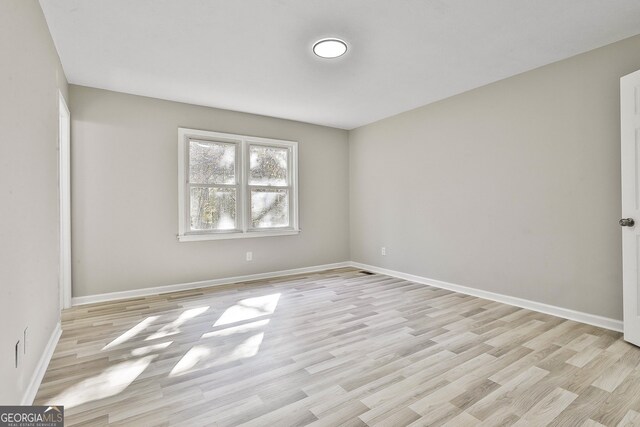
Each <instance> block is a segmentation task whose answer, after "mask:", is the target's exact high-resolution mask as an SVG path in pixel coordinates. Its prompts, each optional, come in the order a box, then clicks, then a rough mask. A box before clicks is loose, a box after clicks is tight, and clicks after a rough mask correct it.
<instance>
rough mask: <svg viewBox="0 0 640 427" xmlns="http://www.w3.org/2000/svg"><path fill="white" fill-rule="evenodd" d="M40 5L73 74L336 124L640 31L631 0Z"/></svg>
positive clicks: (55, 1) (75, 78)
mask: <svg viewBox="0 0 640 427" xmlns="http://www.w3.org/2000/svg"><path fill="white" fill-rule="evenodd" d="M40 3H41V5H42V9H43V10H44V13H45V16H46V18H47V22H48V24H49V27H50V29H51V32H52V35H53V39H54V41H55V44H56V46H57V48H58V51H59V53H60V58H61V61H62V64H63V66H64V70H65V73H66V75H67V78H68V79H69V82H70V83H74V84H79V85H85V86H92V87H98V88H104V89H110V90H115V91H119V92H126V93H132V94H137V95H145V96H151V97H155V98H162V99H169V100H174V101H181V102H187V103H191V104H199V105H206V106H211V107H219V108H226V109H230V110H237V111H245V112H250V113H257V114H264V115H268V116H275V117H283V118H287V119H293V120H300V121H304V122H310V123H316V124H321V125H328V126H334V127H339V128H344V129H352V128H354V127H358V126H361V125H364V124H367V123H370V122H373V121H376V120H379V119H382V118H384V117H388V116H390V115H394V114H397V113H400V112H402V111H406V110H410V109H412V108H415V107H418V106H421V105H424V104H428V103H431V102H434V101H437V100H440V99H443V98H446V97H449V96H451V95H454V94H457V93H461V92H464V91H466V90H469V89H472V88H475V87H478V86H482V85H485V84H487V83H490V82H494V81H496V80H500V79H502V78H505V77H508V76H512V75H514V74H518V73H521V72H523V71H527V70H530V69H532V68H536V67H539V66H541V65H545V64H548V63H551V62H554V61H558V60H560V59H564V58H567V57H569V56H572V55H575V54H578V53H581V52H585V51H588V50H591V49H594V48H597V47H600V46H604V45H606V44H609V43H612V42H615V41H617V40H621V39H623V38H626V37H630V36H633V35H636V34H638V33H640V1H638V0H482V1H479V0H313V1H312V0H134V1H132V0H108V1H107V0H40ZM323 37H339V38H342V39H344V40H345V41H347V43H348V44H349V48H350V49H349V51H348V52H347V54H346V55H344V56H343V57H341V58H337V59H333V60H326V59H320V58H317V57H315V56H314V55H313V53H312V52H311V46H312V45H313V43H314V42H315V41H316V40H318V39H320V38H323Z"/></svg>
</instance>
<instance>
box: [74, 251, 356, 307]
mask: <svg viewBox="0 0 640 427" xmlns="http://www.w3.org/2000/svg"><path fill="white" fill-rule="evenodd" d="M350 266H351V263H350V262H349V261H345V262H337V263H333V264H323V265H315V266H312V267H303V268H294V269H291V270H280V271H271V272H268V273H258V274H248V275H246V276H235V277H225V278H222V279H213V280H203V281H200V282H190V283H180V284H177V285H166V286H156V287H153V288H143V289H134V290H131V291H121V292H109V293H106V294H97V295H87V296H84V297H74V298H72V299H71V304H72V305H74V306H76V305H84V304H94V303H97V302H106V301H116V300H121V299H127V298H139V297H145V296H149V295H158V294H165V293H167V292H177V291H186V290H190V289H198V288H205V287H209V286H221V285H229V284H232V283H239V282H247V281H250V280H260V279H270V278H273V277H282V276H292V275H295V274H305V273H314V272H317V271H323V270H332V269H335V268H344V267H350Z"/></svg>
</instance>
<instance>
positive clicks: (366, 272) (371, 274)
mask: <svg viewBox="0 0 640 427" xmlns="http://www.w3.org/2000/svg"><path fill="white" fill-rule="evenodd" d="M360 273H362V274H366V275H368V276H373V275H374V274H375V273H372V272H370V271H364V270H361V271H360Z"/></svg>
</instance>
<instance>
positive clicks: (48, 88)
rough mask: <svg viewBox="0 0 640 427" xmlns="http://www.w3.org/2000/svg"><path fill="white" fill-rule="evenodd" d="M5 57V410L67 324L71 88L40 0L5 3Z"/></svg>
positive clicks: (1, 98) (0, 174)
mask: <svg viewBox="0 0 640 427" xmlns="http://www.w3.org/2000/svg"><path fill="white" fill-rule="evenodd" d="M0 52H1V55H2V58H1V59H0V141H1V143H0V194H1V197H2V203H0V218H1V221H0V241H1V242H2V244H0V260H1V261H0V278H1V280H2V284H1V285H0V325H2V327H0V378H1V379H2V384H1V385H0V404H16V403H19V402H20V399H21V398H22V396H23V393H24V392H25V389H26V387H27V385H28V384H29V381H30V380H31V377H32V375H33V373H34V370H35V368H36V365H37V363H38V361H39V359H40V356H41V354H42V352H43V350H44V348H45V346H46V344H47V342H48V341H49V337H50V336H51V333H52V332H53V330H54V327H55V325H56V323H57V322H58V319H59V317H60V307H59V293H58V253H59V251H58V245H59V243H58V216H59V215H58V151H57V145H58V89H61V90H62V92H63V94H64V95H66V92H67V82H66V79H65V77H64V73H63V72H62V68H61V66H60V61H59V60H58V54H57V53H56V50H55V48H54V45H53V41H52V40H51V36H50V35H49V29H48V28H47V24H46V21H45V19H44V16H43V14H42V10H41V9H40V5H39V4H38V3H37V2H36V1H32V0H2V1H0ZM26 327H28V328H29V330H28V342H27V354H26V355H21V357H23V359H22V363H21V365H20V366H19V367H18V368H17V369H16V368H15V365H14V351H13V350H14V345H15V343H16V341H18V340H21V341H22V337H23V331H24V328H26Z"/></svg>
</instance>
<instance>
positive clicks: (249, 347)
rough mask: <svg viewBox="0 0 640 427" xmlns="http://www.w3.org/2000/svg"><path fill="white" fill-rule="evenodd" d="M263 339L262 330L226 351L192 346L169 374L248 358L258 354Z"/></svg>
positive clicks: (173, 374) (171, 375)
mask: <svg viewBox="0 0 640 427" xmlns="http://www.w3.org/2000/svg"><path fill="white" fill-rule="evenodd" d="M263 339H264V332H260V333H258V334H254V335H252V336H250V337H249V338H247V339H246V340H244V341H242V342H241V343H240V344H238V345H237V346H235V347H234V348H233V349H232V350H231V351H230V352H228V353H225V352H224V351H222V352H221V351H218V350H216V348H215V346H204V345H197V346H193V347H192V348H191V349H189V351H188V352H187V353H186V354H185V355H184V356H183V357H182V359H180V361H179V362H178V363H177V364H176V366H175V367H174V368H173V369H172V370H171V372H170V373H169V376H170V377H175V376H179V375H182V374H185V373H188V372H192V371H194V370H198V369H206V368H211V367H214V366H219V365H224V364H226V363H231V362H235V361H237V360H242V359H248V358H250V357H253V356H255V355H256V354H258V351H259V350H260V344H262V340H263Z"/></svg>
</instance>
